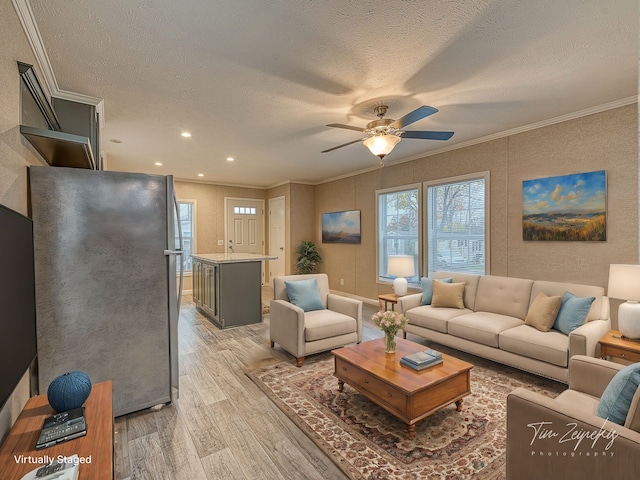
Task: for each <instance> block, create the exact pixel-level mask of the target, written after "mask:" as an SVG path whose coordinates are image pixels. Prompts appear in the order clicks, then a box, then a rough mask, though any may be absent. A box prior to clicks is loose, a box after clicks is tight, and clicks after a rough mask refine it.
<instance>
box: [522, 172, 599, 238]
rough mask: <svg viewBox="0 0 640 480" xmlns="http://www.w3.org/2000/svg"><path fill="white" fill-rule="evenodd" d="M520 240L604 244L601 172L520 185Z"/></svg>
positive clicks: (534, 181) (530, 181)
mask: <svg viewBox="0 0 640 480" xmlns="http://www.w3.org/2000/svg"><path fill="white" fill-rule="evenodd" d="M522 197H523V214H522V238H523V240H552V241H553V240H556V241H605V240H606V239H607V178H606V174H605V171H604V170H600V171H597V172H588V173H575V174H572V175H563V176H561V177H547V178H538V179H536V180H525V181H524V182H522Z"/></svg>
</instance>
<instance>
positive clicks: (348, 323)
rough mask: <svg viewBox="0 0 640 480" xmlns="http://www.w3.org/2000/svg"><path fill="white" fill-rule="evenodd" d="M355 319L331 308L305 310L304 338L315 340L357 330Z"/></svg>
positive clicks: (310, 340) (309, 340)
mask: <svg viewBox="0 0 640 480" xmlns="http://www.w3.org/2000/svg"><path fill="white" fill-rule="evenodd" d="M357 327H358V325H357V321H356V319H355V318H352V317H349V316H347V315H344V314H342V313H338V312H333V311H331V310H316V311H313V312H307V313H306V314H305V316H304V340H305V342H315V341H317V340H322V339H325V338H333V337H339V336H340V335H347V334H349V333H356V332H357Z"/></svg>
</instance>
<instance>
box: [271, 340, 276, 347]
mask: <svg viewBox="0 0 640 480" xmlns="http://www.w3.org/2000/svg"><path fill="white" fill-rule="evenodd" d="M269 343H271V348H273V347H275V346H276V342H274V341H273V340H271V342H269Z"/></svg>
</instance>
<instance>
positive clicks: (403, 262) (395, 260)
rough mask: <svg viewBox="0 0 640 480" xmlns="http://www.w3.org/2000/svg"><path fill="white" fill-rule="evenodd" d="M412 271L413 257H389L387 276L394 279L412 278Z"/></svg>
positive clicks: (413, 268) (413, 269) (413, 267)
mask: <svg viewBox="0 0 640 480" xmlns="http://www.w3.org/2000/svg"><path fill="white" fill-rule="evenodd" d="M414 271H415V266H414V264H413V255H389V258H388V262H387V274H389V275H393V276H394V277H412V276H413V273H414Z"/></svg>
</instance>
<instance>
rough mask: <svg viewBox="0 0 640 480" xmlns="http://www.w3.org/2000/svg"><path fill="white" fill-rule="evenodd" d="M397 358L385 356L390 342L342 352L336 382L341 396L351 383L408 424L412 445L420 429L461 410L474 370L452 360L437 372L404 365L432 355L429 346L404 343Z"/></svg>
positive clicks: (336, 352) (338, 354)
mask: <svg viewBox="0 0 640 480" xmlns="http://www.w3.org/2000/svg"><path fill="white" fill-rule="evenodd" d="M397 342H398V345H397V347H396V352H395V353H384V339H382V338H380V339H377V340H371V341H368V342H363V343H360V344H358V345H353V346H350V347H343V348H338V349H337V350H333V351H332V352H331V353H332V354H333V355H334V357H335V372H334V374H333V375H334V376H335V377H337V378H338V390H340V391H342V390H343V388H344V384H345V383H347V384H349V385H350V386H352V387H353V388H355V389H356V390H358V391H359V392H360V393H362V394H363V395H365V396H366V397H367V398H369V400H371V401H372V402H373V403H375V404H377V405H379V406H381V407H382V408H384V409H385V410H387V411H388V412H389V413H391V414H392V415H395V416H396V417H398V418H399V419H400V420H402V421H403V422H405V423H406V424H407V433H408V437H409V440H411V439H413V437H414V435H415V429H416V423H418V422H419V421H420V420H422V419H423V418H425V417H427V416H429V415H431V414H432V413H434V412H436V411H437V410H440V409H441V408H443V407H446V406H447V405H450V404H451V403H454V402H455V404H456V407H457V410H458V411H460V410H461V408H462V399H463V397H466V396H467V395H469V394H470V393H471V384H470V377H469V372H470V370H471V369H472V368H473V365H471V364H470V363H467V362H463V361H462V360H458V359H457V358H454V357H451V356H449V355H444V354H443V355H442V358H443V362H442V363H441V364H439V365H435V366H433V367H429V368H425V369H424V370H421V371H415V370H413V369H411V368H409V367H405V366H404V365H401V364H400V359H401V358H402V357H403V356H405V355H409V354H412V353H416V352H420V351H424V350H426V349H427V347H425V346H424V345H420V344H418V343H414V342H411V341H409V340H405V339H403V338H400V337H398V339H397Z"/></svg>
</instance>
